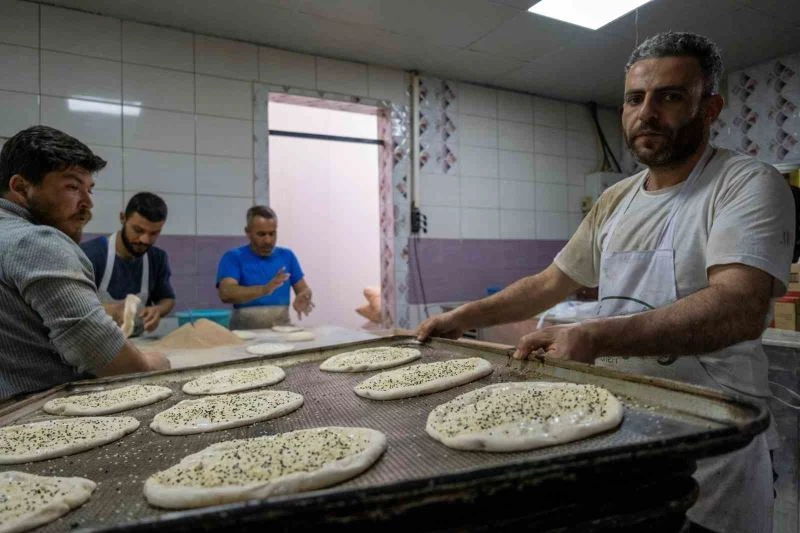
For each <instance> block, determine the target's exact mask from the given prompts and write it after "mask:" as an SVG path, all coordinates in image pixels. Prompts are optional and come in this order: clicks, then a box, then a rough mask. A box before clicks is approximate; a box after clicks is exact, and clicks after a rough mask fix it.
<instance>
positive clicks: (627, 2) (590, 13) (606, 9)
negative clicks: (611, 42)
mask: <svg viewBox="0 0 800 533" xmlns="http://www.w3.org/2000/svg"><path fill="white" fill-rule="evenodd" d="M648 2H652V0H541V1H540V2H537V3H536V5H534V6H533V7H532V8H530V9H529V10H528V11H530V12H531V13H536V14H537V15H543V16H545V17H550V18H553V19H558V20H562V21H564V22H569V23H570V24H576V25H578V26H583V27H584V28H589V29H590V30H596V29H597V28H601V27H603V26H605V25H606V24H608V23H609V22H611V21H612V20H616V19H618V18H619V17H621V16H622V15H624V14H626V13H630V12H631V11H633V10H634V9H636V8H637V7H639V6H642V5H644V4H646V3H648Z"/></svg>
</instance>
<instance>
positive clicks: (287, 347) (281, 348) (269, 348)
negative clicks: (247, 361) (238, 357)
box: [245, 342, 294, 355]
mask: <svg viewBox="0 0 800 533" xmlns="http://www.w3.org/2000/svg"><path fill="white" fill-rule="evenodd" d="M292 350H294V345H292V344H284V343H280V342H265V343H262V344H254V345H252V346H248V347H247V348H245V351H246V352H247V353H251V354H253V355H277V354H279V353H286V352H291V351H292Z"/></svg>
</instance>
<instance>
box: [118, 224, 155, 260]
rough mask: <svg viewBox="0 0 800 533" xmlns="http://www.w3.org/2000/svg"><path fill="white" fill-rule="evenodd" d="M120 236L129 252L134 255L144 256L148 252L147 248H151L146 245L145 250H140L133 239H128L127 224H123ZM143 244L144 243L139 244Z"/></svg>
mask: <svg viewBox="0 0 800 533" xmlns="http://www.w3.org/2000/svg"><path fill="white" fill-rule="evenodd" d="M120 236H121V237H122V244H123V246H125V249H126V250H128V253H129V254H131V255H132V256H133V257H142V256H143V255H144V254H146V253H147V250H149V249H150V246H145V248H144V250H141V251H140V250H138V249H136V248H135V246H137V245H134V244H133V243H132V242H131V241H129V240H128V236H127V235H126V234H125V226H122V231H120ZM138 246H143V245H141V244H140V245H138Z"/></svg>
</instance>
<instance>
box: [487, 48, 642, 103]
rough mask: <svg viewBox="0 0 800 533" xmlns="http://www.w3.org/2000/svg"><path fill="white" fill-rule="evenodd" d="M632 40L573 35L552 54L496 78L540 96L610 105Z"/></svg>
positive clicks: (616, 98)
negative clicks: (572, 37) (592, 101)
mask: <svg viewBox="0 0 800 533" xmlns="http://www.w3.org/2000/svg"><path fill="white" fill-rule="evenodd" d="M632 47H633V40H632V39H627V40H626V39H620V38H617V37H613V36H609V35H604V34H602V33H596V34H592V35H587V36H581V37H580V38H577V39H576V40H575V42H573V43H571V45H570V46H565V47H563V48H561V49H559V50H557V51H555V52H553V53H552V54H548V55H547V56H545V57H543V58H541V59H538V60H536V61H533V62H530V63H526V64H525V65H524V66H522V67H520V68H519V69H517V70H515V71H514V72H511V73H509V74H507V75H505V76H503V77H502V78H500V79H499V80H498V83H499V84H505V83H514V84H515V87H516V88H520V87H521V86H527V87H528V90H529V91H531V92H534V93H537V94H542V95H544V96H552V97H556V98H562V99H567V100H574V101H577V102H587V101H589V100H595V101H597V102H598V103H602V104H604V105H609V106H614V105H617V104H618V103H619V101H620V100H621V99H622V91H623V88H624V80H625V76H624V71H623V67H624V64H625V61H626V60H627V58H628V55H629V54H630V51H631V48H632Z"/></svg>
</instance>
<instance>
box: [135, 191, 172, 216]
mask: <svg viewBox="0 0 800 533" xmlns="http://www.w3.org/2000/svg"><path fill="white" fill-rule="evenodd" d="M134 213H139V214H140V215H141V216H143V217H144V218H146V219H147V220H149V221H150V222H163V221H165V220H167V204H166V203H165V202H164V200H162V199H161V197H159V196H156V195H155V194H153V193H151V192H140V193H136V194H134V195H133V198H131V199H130V201H129V202H128V206H127V207H126V208H125V218H129V217H130V216H131V215H132V214H134Z"/></svg>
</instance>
